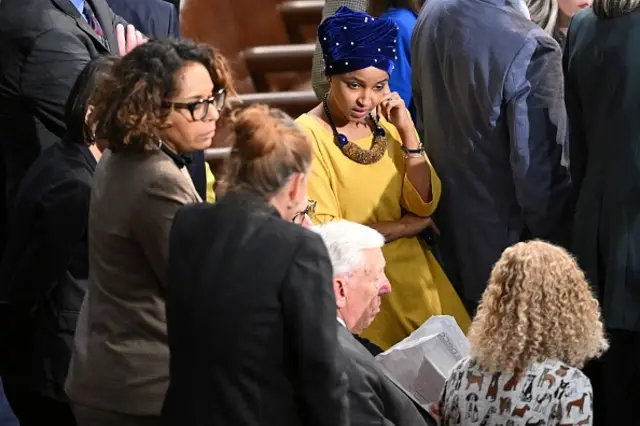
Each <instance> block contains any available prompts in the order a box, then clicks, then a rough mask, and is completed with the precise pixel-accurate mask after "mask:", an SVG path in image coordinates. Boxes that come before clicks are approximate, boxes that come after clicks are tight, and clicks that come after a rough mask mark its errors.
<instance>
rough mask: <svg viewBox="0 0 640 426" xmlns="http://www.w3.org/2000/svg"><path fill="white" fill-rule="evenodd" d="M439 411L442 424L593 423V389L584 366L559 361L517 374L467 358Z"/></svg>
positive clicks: (456, 369)
mask: <svg viewBox="0 0 640 426" xmlns="http://www.w3.org/2000/svg"><path fill="white" fill-rule="evenodd" d="M439 411H440V414H441V425H442V426H591V425H592V424H593V390H592V389H591V382H589V379H588V378H587V377H586V376H585V375H584V374H583V373H582V372H581V371H580V370H578V369H576V368H573V367H569V366H567V365H564V364H563V363H561V362H560V361H555V360H546V361H545V362H542V363H535V364H533V365H532V366H531V367H530V368H529V369H528V370H527V371H526V372H524V373H523V374H521V375H520V376H519V377H514V375H513V374H511V373H506V374H503V373H495V374H489V373H486V372H484V371H483V369H482V368H481V367H480V365H479V364H478V363H477V362H476V361H474V360H472V359H469V358H465V359H463V360H461V361H460V362H459V363H458V364H457V365H456V366H455V367H454V368H453V370H452V371H451V374H450V375H449V378H448V379H447V382H446V384H445V387H444V390H443V391H442V397H441V401H440V407H439Z"/></svg>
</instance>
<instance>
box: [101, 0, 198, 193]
mask: <svg viewBox="0 0 640 426" xmlns="http://www.w3.org/2000/svg"><path fill="white" fill-rule="evenodd" d="M107 2H108V3H109V7H111V10H113V12H114V13H116V14H117V15H119V16H121V17H122V18H124V19H126V20H127V22H129V23H131V24H132V25H133V26H135V27H136V29H138V30H139V31H140V32H142V33H143V34H144V35H146V36H148V37H154V38H164V37H180V15H179V12H178V11H177V10H176V8H175V7H174V6H173V5H172V4H171V3H168V2H166V1H164V0H135V1H132V0H107ZM189 155H190V158H191V162H190V163H188V164H187V169H188V170H189V174H190V175H191V180H193V184H194V186H195V187H196V190H197V191H198V194H200V197H201V198H202V199H203V200H205V199H206V198H207V176H206V172H205V165H204V152H203V151H196V152H192V153H190V154H189Z"/></svg>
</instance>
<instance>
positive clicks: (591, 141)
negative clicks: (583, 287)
mask: <svg viewBox="0 0 640 426" xmlns="http://www.w3.org/2000/svg"><path fill="white" fill-rule="evenodd" d="M639 44H640V10H635V11H633V12H631V13H628V14H625V15H622V16H619V17H616V18H606V19H601V18H597V17H596V16H595V15H594V14H593V12H592V10H591V8H588V9H585V10H583V11H580V12H578V13H577V14H576V15H575V16H574V17H573V19H572V20H571V24H570V26H569V31H568V34H567V43H566V50H565V53H564V70H565V79H566V103H567V111H568V113H569V122H570V140H571V143H570V153H571V176H572V179H573V182H574V185H575V186H576V188H577V189H578V191H579V195H578V202H577V205H576V208H575V217H574V224H573V238H572V244H571V251H572V252H573V253H574V254H575V255H576V256H577V259H578V262H579V264H580V266H581V267H582V268H583V269H584V270H585V272H586V274H587V277H588V278H589V281H590V282H591V283H592V284H593V285H594V286H595V288H596V291H597V292H598V295H599V296H600V300H601V303H602V310H603V315H604V320H605V324H606V325H607V327H609V328H618V329H625V330H632V331H636V332H637V331H640V162H639V161H638V151H639V150H640V120H638V111H639V110H638V100H639V99H640V82H639V81H638V79H637V74H638V70H640V55H638V45H639Z"/></svg>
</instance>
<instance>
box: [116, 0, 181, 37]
mask: <svg viewBox="0 0 640 426" xmlns="http://www.w3.org/2000/svg"><path fill="white" fill-rule="evenodd" d="M107 3H109V7H110V8H111V10H113V12H114V13H115V14H117V15H118V16H122V18H124V19H126V20H127V22H129V23H130V24H132V25H133V26H134V27H136V29H137V30H138V31H140V32H141V33H143V34H145V35H146V36H147V37H155V38H162V37H180V19H179V18H180V17H179V15H178V11H177V10H176V8H175V7H174V6H173V5H172V4H171V3H167V2H166V1H164V0H136V1H131V0H107Z"/></svg>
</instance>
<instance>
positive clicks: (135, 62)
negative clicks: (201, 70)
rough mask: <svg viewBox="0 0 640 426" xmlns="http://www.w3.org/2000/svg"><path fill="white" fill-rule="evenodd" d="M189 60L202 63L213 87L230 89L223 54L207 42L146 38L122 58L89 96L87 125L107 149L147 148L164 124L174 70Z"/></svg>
mask: <svg viewBox="0 0 640 426" xmlns="http://www.w3.org/2000/svg"><path fill="white" fill-rule="evenodd" d="M189 62H197V63H200V64H202V65H203V66H204V67H205V68H206V69H207V70H209V74H210V75H211V79H212V80H213V83H214V84H215V86H216V87H220V88H222V87H224V88H226V89H227V91H228V92H231V93H235V91H234V89H233V82H232V78H231V72H230V70H229V66H228V64H227V61H226V59H225V58H224V57H223V56H222V55H221V54H220V53H219V52H218V50H217V49H215V48H214V47H212V46H209V45H207V44H199V43H195V42H193V41H190V40H182V39H171V38H168V39H162V40H149V41H148V42H147V43H145V44H143V45H140V46H138V47H136V48H135V49H134V50H132V51H131V52H130V53H129V54H127V55H126V56H124V57H122V58H121V59H120V60H119V61H118V62H117V63H116V64H115V65H114V66H113V68H112V71H111V73H110V75H109V77H108V78H105V79H104V80H103V81H102V84H101V85H100V86H99V87H97V88H96V90H95V91H94V93H93V96H92V97H91V105H93V107H94V108H95V109H94V112H93V114H91V118H90V122H91V123H90V124H91V125H94V126H95V135H96V138H97V139H102V140H105V141H106V142H107V143H108V146H109V149H111V151H113V152H118V151H128V152H129V151H130V152H143V151H152V150H155V149H157V147H158V139H159V138H160V136H159V132H160V131H161V130H162V129H165V128H166V127H168V126H169V125H170V123H169V114H170V113H171V111H172V106H170V105H168V104H167V101H168V100H170V99H171V98H172V97H173V96H174V95H175V93H176V92H177V90H178V83H177V78H176V77H177V74H178V72H179V71H180V70H181V69H182V68H183V67H184V66H185V65H186V64H187V63H189Z"/></svg>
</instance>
